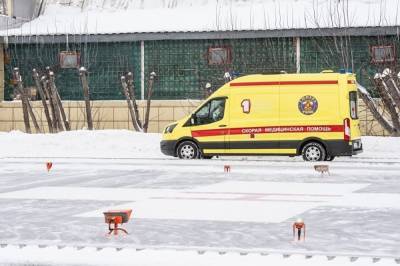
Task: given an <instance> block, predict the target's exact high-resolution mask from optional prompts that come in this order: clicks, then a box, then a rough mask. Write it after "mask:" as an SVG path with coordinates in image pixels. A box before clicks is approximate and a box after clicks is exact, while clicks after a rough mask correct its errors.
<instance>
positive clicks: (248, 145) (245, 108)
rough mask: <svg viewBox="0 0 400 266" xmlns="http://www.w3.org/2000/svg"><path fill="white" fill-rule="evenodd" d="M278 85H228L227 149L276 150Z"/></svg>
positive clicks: (243, 151)
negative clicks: (228, 122)
mask: <svg viewBox="0 0 400 266" xmlns="http://www.w3.org/2000/svg"><path fill="white" fill-rule="evenodd" d="M278 105H279V85H266V86H264V85H255V86H247V85H246V86H244V87H238V88H232V89H231V92H230V125H229V128H230V131H229V135H228V145H227V148H228V149H227V153H230V154H238V155H240V154H275V153H279V139H277V134H274V133H271V132H272V131H273V128H274V127H276V126H277V125H278V124H279V106H278Z"/></svg>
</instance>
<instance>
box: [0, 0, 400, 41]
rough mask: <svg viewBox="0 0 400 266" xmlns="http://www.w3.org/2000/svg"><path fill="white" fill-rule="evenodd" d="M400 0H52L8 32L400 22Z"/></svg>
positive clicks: (269, 27)
mask: <svg viewBox="0 0 400 266" xmlns="http://www.w3.org/2000/svg"><path fill="white" fill-rule="evenodd" d="M62 2H66V1H62ZM399 3H400V0H381V1H374V0H352V1H350V0H347V1H339V0H283V1H282V0H281V1H278V0H270V1H262V0H241V1H240V0H223V1H219V0H202V1H195V0H169V1H165V0H154V1H143V0H131V1H129V0H125V1H115V0H108V1H99V0H91V1H86V2H84V3H82V1H81V0H75V1H72V2H71V1H68V3H67V4H68V5H65V3H64V4H61V3H60V1H59V0H58V1H50V4H48V5H47V6H46V8H45V11H44V13H43V15H41V16H39V17H38V18H37V19H35V20H33V21H31V22H28V23H26V24H24V25H23V26H22V27H21V28H19V29H14V30H9V31H3V32H2V33H0V34H1V35H5V36H19V35H23V36H32V35H33V36H34V35H60V34H71V35H74V34H107V33H109V34H111V33H140V32H186V31H192V32H197V31H237V30H276V29H299V28H340V27H367V26H372V27H378V26H397V25H399V22H400V21H399V20H400V19H399V18H398V15H397V14H398V13H399V11H400V5H399Z"/></svg>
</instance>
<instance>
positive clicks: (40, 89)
mask: <svg viewBox="0 0 400 266" xmlns="http://www.w3.org/2000/svg"><path fill="white" fill-rule="evenodd" d="M32 77H33V80H34V81H35V85H36V89H37V91H38V92H39V95H40V99H41V100H42V104H43V108H44V113H45V115H46V121H47V125H48V127H49V132H50V133H53V126H52V124H51V123H52V122H51V117H50V113H49V108H48V106H47V102H46V95H45V93H44V90H43V87H42V84H41V83H40V80H39V74H38V72H37V71H36V69H33V70H32Z"/></svg>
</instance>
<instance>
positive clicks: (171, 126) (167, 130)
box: [164, 124, 177, 133]
mask: <svg viewBox="0 0 400 266" xmlns="http://www.w3.org/2000/svg"><path fill="white" fill-rule="evenodd" d="M176 125H177V124H172V125H169V126H167V127H166V128H165V130H164V133H172V131H174V128H175V127H176Z"/></svg>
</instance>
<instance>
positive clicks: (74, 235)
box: [0, 131, 400, 266]
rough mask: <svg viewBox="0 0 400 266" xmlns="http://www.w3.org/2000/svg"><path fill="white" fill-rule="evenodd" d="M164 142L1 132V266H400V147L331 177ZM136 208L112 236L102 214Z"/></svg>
mask: <svg viewBox="0 0 400 266" xmlns="http://www.w3.org/2000/svg"><path fill="white" fill-rule="evenodd" d="M159 140H160V135H159V134H147V135H144V134H140V133H133V132H130V131H95V132H90V131H74V132H64V133H59V134H54V135H40V134H38V135H27V134H23V133H20V132H11V133H0V147H2V148H1V150H0V222H1V224H2V229H0V230H1V234H0V244H1V245H0V265H2V263H3V265H8V264H10V263H13V265H26V264H28V265H43V264H44V265H60V264H63V265H101V264H104V265H128V264H132V262H136V263H138V264H136V265H149V266H150V265H166V266H170V265H171V266H172V265H174V266H175V265H195V266H197V265H232V266H235V265H288V266H289V265H322V266H324V265H377V266H379V265H398V264H397V263H398V262H400V261H399V260H398V259H399V258H400V245H399V243H400V231H399V224H400V182H399V181H400V174H399V173H400V139H396V138H379V137H365V138H363V143H364V149H365V152H364V153H363V154H360V155H358V156H355V157H352V158H337V159H335V161H333V162H330V163H328V164H329V166H330V175H326V174H325V175H324V176H321V175H320V174H319V173H316V172H315V171H314V168H313V165H314V164H313V163H306V162H303V161H302V160H301V158H289V157H224V158H218V159H212V160H196V161H181V160H178V159H175V158H171V157H166V156H164V155H162V154H161V153H160V151H159ZM47 161H51V162H53V168H52V169H51V171H50V172H47V170H46V165H45V164H46V162H47ZM224 165H230V166H231V172H230V173H224V170H223V169H224ZM125 208H131V209H132V210H133V214H132V219H131V221H130V222H129V223H127V224H125V225H124V226H123V227H124V228H125V229H127V230H128V232H129V235H119V236H107V235H106V233H107V232H108V230H107V225H106V224H105V223H104V218H103V214H102V212H103V211H105V210H109V209H125ZM298 217H301V218H303V219H304V220H305V222H306V225H307V234H306V241H305V242H301V243H298V242H293V239H292V231H291V230H292V228H291V226H292V223H293V221H295V220H296V218H298ZM25 245H26V246H25ZM396 259H397V260H396Z"/></svg>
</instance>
